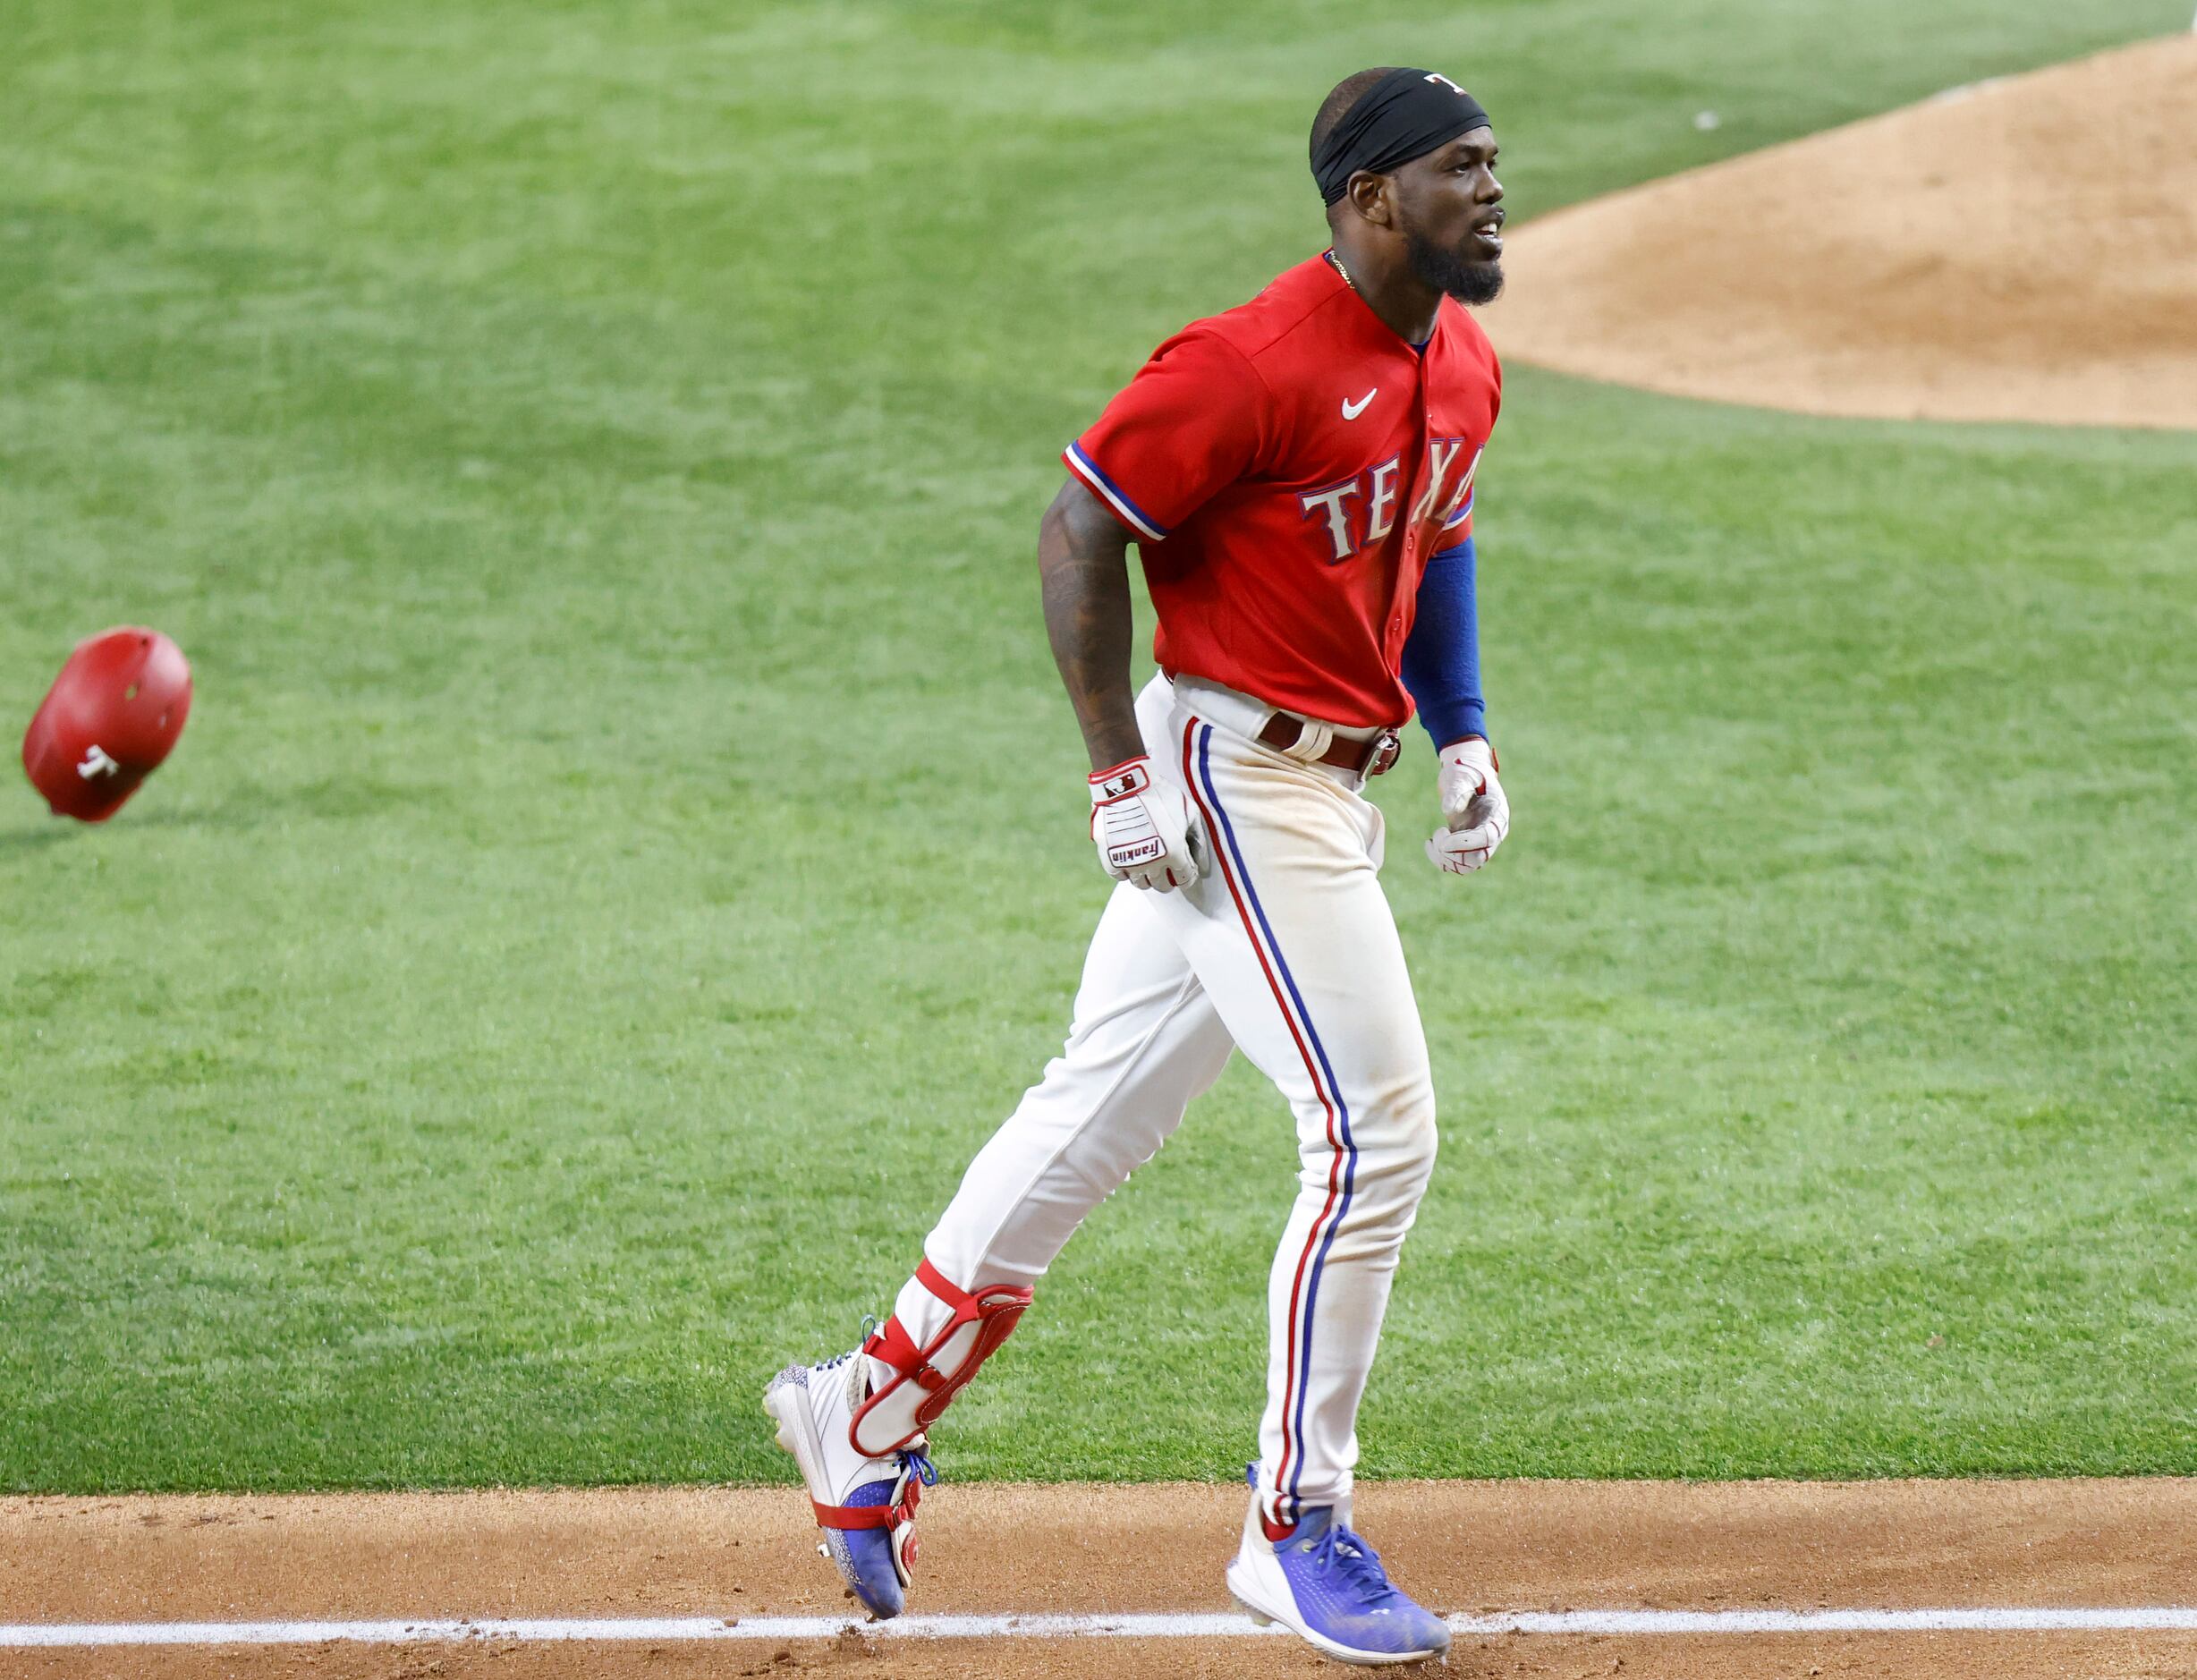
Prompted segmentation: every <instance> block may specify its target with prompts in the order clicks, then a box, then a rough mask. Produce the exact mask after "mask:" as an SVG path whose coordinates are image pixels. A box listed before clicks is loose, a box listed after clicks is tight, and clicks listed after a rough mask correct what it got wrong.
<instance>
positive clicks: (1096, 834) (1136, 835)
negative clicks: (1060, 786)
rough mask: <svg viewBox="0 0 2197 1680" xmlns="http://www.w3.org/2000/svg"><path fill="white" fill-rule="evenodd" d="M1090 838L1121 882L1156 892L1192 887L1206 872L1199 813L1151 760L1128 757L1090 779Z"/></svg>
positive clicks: (1101, 863)
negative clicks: (1161, 776)
mask: <svg viewBox="0 0 2197 1680" xmlns="http://www.w3.org/2000/svg"><path fill="white" fill-rule="evenodd" d="M1090 837H1091V839H1092V841H1093V842H1094V843H1095V844H1097V845H1098V861H1099V863H1100V865H1101V866H1102V867H1103V868H1104V869H1105V870H1106V872H1107V874H1108V875H1111V876H1112V877H1113V878H1115V880H1117V881H1134V882H1135V883H1136V884H1137V885H1138V886H1139V887H1145V888H1149V889H1150V890H1152V891H1155V892H1162V893H1166V892H1172V891H1174V890H1175V888H1176V887H1188V886H1189V885H1190V884H1191V883H1192V881H1194V880H1196V879H1197V878H1198V877H1199V876H1200V875H1201V874H1203V873H1204V871H1205V836H1204V835H1203V834H1201V833H1200V831H1199V828H1198V817H1197V813H1196V812H1195V811H1193V810H1191V808H1190V802H1189V801H1188V800H1187V799H1185V798H1183V795H1182V793H1180V792H1178V791H1177V790H1176V789H1175V788H1173V787H1171V786H1169V785H1167V784H1166V783H1165V782H1162V781H1160V780H1158V778H1157V777H1155V776H1153V775H1152V761H1151V760H1150V759H1124V760H1123V761H1122V762H1121V763H1119V764H1117V765H1115V767H1114V768H1112V769H1109V770H1099V771H1097V772H1095V773H1093V775H1092V776H1091V778H1090Z"/></svg>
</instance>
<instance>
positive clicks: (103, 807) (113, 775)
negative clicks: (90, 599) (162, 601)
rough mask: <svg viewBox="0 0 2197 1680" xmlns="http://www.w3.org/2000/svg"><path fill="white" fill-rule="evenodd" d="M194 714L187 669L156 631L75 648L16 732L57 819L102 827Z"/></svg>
mask: <svg viewBox="0 0 2197 1680" xmlns="http://www.w3.org/2000/svg"><path fill="white" fill-rule="evenodd" d="M190 716H191V666H190V664H189V662H187V661H186V660H185V659H184V658H183V650H182V649H181V648H179V647H177V646H176V645H175V644H174V642H172V641H169V640H168V639H167V638H166V637H165V636H164V635H162V634H161V633H160V632H158V631H157V630H140V629H139V628H138V627H137V626H135V625H133V624H131V625H124V626H123V627H122V628H120V629H118V630H107V631H102V632H100V633H99V634H98V635H96V636H94V637H92V638H91V639H90V640H89V641H80V642H78V643H77V644H76V651H75V652H74V653H72V654H71V655H70V656H69V662H68V664H66V665H64V666H62V667H61V675H59V676H57V677H55V679H54V685H53V687H52V688H50V689H48V690H47V692H46V699H45V700H43V701H41V702H40V704H39V706H38V715H37V716H36V717H33V718H31V720H30V731H29V733H28V734H25V735H24V736H23V768H24V769H25V770H27V771H28V772H29V773H30V780H31V784H32V785H34V786H35V787H37V789H38V792H39V793H43V794H45V795H46V802H47V804H48V805H51V806H52V807H53V808H54V815H55V816H56V817H74V818H76V819H78V820H79V821H80V822H105V821H106V819H108V818H109V817H112V816H113V815H114V814H115V812H116V811H118V810H121V809H122V807H123V801H125V800H127V799H128V798H129V797H130V795H131V794H132V793H136V792H137V790H138V784H139V783H140V782H142V781H143V780H144V779H145V778H146V777H147V776H150V775H151V774H152V773H153V772H154V771H155V770H157V769H158V768H160V760H161V759H165V758H166V757H167V756H168V753H169V752H170V751H171V750H173V749H174V745H175V738H176V737H177V736H178V735H180V734H182V733H183V719H184V718H186V717H190Z"/></svg>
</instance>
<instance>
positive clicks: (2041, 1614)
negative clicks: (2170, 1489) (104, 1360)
mask: <svg viewBox="0 0 2197 1680" xmlns="http://www.w3.org/2000/svg"><path fill="white" fill-rule="evenodd" d="M1449 1625H1450V1628H1451V1630H1452V1631H1453V1632H1455V1633H1464V1634H1489V1633H1605V1634H1609V1633H2090V1632H2101V1631H2103V1632H2124V1633H2164V1632H2188V1633H2197V1608H2170V1607H2136V1608H2126V1609H2013V1608H2009V1609H1942V1610H1560V1611H1533V1610H1527V1611H1518V1612H1512V1613H1506V1614H1503V1615H1499V1616H1451V1617H1450V1618H1449ZM849 1629H853V1630H854V1631H856V1632H858V1633H864V1634H874V1635H878V1636H881V1637H885V1638H889V1639H1238V1638H1245V1637H1250V1636H1252V1635H1259V1634H1269V1633H1284V1632H1285V1630H1284V1629H1282V1628H1279V1627H1258V1626H1254V1625H1252V1623H1251V1619H1250V1618H1249V1617H1248V1616H1230V1615H1198V1614H1187V1613H1185V1614H1172V1615H1167V1614H1162V1615H1121V1616H1103V1615H1060V1616H901V1617H899V1618H897V1619H896V1620H894V1621H890V1622H855V1621H850V1620H848V1619H847V1618H846V1617H844V1616H751V1617H749V1618H748V1619H746V1620H744V1621H738V1622H726V1621H721V1620H719V1619H718V1618H717V1617H715V1616H598V1617H571V1616H556V1617H539V1618H534V1619H521V1620H495V1619H492V1618H487V1617H482V1618H477V1619H473V1618H469V1619H465V1620H460V1621H413V1622H404V1621H378V1622H74V1623H70V1622H19V1623H15V1624H13V1625H9V1624H5V1623H0V1650H16V1649H21V1648H24V1647H29V1646H38V1647H47V1648H68V1647H77V1646H93V1645H318V1644H324V1643H327V1642H341V1643H345V1644H365V1645H402V1644H414V1643H428V1642H451V1641H462V1640H476V1641H477V1640H517V1641H525V1642H533V1641H547V1640H590V1641H608V1640H649V1641H656V1642H673V1641H689V1640H725V1639H775V1640H793V1639H833V1638H836V1637H837V1636H838V1635H839V1634H841V1633H845V1632H847V1631H848V1630H849Z"/></svg>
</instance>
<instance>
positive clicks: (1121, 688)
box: [1038, 478, 1144, 770]
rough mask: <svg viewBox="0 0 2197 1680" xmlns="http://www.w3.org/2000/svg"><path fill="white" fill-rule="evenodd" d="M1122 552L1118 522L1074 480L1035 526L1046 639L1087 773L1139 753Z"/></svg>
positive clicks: (1124, 538)
mask: <svg viewBox="0 0 2197 1680" xmlns="http://www.w3.org/2000/svg"><path fill="white" fill-rule="evenodd" d="M1128 548H1129V533H1128V532H1127V531H1126V530H1124V529H1123V528H1122V525H1121V522H1119V521H1118V520H1116V519H1115V517H1114V515H1113V514H1112V513H1109V512H1107V507H1106V505H1105V504H1104V503H1102V502H1100V501H1099V500H1098V497H1097V496H1093V495H1092V494H1091V493H1090V491H1089V490H1088V489H1086V488H1083V486H1082V483H1081V482H1079V481H1078V480H1077V479H1073V478H1072V479H1069V480H1068V481H1067V482H1066V483H1065V484H1064V485H1062V486H1061V488H1060V494H1059V495H1058V496H1055V497H1054V498H1053V505H1052V506H1050V507H1048V508H1047V509H1046V510H1045V520H1044V522H1043V523H1042V524H1040V525H1039V528H1038V572H1039V575H1040V576H1041V577H1042V578H1043V580H1044V583H1045V630H1046V634H1047V636H1048V638H1050V640H1051V641H1052V644H1053V659H1054V662H1055V663H1056V665H1058V666H1060V680H1061V681H1062V682H1063V683H1065V684H1066V685H1067V689H1068V698H1069V700H1071V701H1073V703H1074V706H1075V719H1076V722H1077V723H1079V724H1080V725H1082V729H1083V744H1084V746H1085V747H1086V748H1087V749H1088V750H1089V751H1090V762H1091V768H1093V769H1094V770H1102V769H1106V768H1108V767H1109V766H1112V765H1116V764H1121V763H1123V762H1124V761H1126V760H1127V759H1134V758H1140V757H1141V756H1142V755H1143V752H1144V738H1143V736H1142V735H1141V734H1139V733H1138V730H1137V711H1136V699H1135V696H1134V695H1133V694H1132V692H1130V687H1129V637H1130V611H1129V556H1128Z"/></svg>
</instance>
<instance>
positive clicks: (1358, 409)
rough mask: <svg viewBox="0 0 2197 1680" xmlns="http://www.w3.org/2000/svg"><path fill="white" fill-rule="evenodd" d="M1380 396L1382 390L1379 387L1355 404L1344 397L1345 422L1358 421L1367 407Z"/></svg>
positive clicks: (1375, 387)
mask: <svg viewBox="0 0 2197 1680" xmlns="http://www.w3.org/2000/svg"><path fill="white" fill-rule="evenodd" d="M1380 394H1381V388H1380V386H1378V385H1377V386H1374V387H1373V388H1372V389H1371V390H1370V391H1368V392H1367V393H1366V394H1365V395H1363V396H1361V397H1360V398H1359V399H1358V400H1357V401H1356V402H1355V403H1353V402H1352V401H1351V400H1350V399H1349V398H1348V397H1344V399H1343V418H1344V420H1356V419H1357V418H1358V416H1359V415H1361V414H1362V413H1364V412H1365V405H1366V404H1367V403H1370V402H1371V401H1372V400H1373V399H1374V398H1375V397H1377V396H1378V395H1380Z"/></svg>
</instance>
